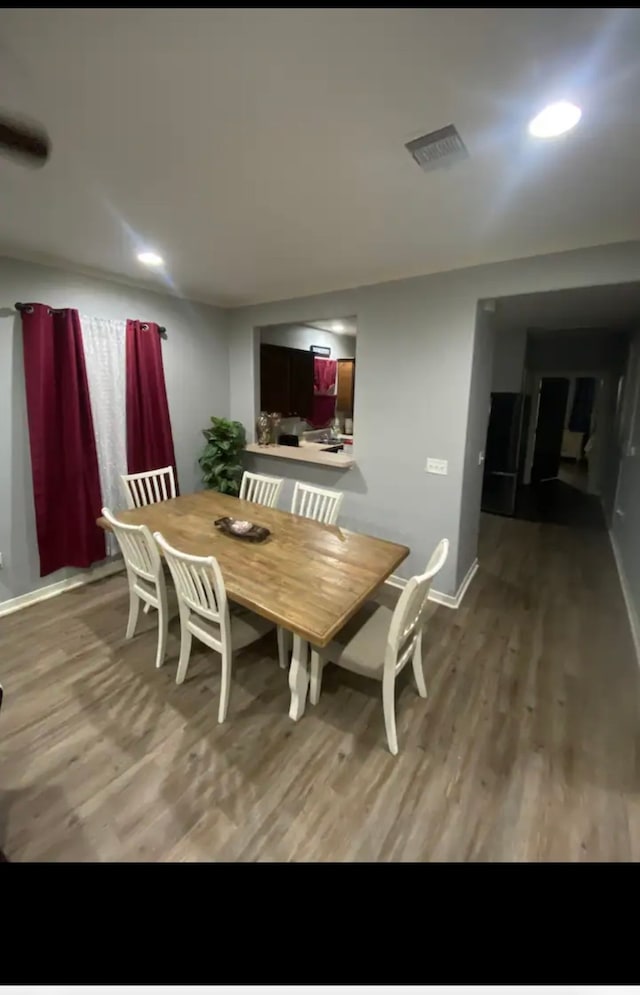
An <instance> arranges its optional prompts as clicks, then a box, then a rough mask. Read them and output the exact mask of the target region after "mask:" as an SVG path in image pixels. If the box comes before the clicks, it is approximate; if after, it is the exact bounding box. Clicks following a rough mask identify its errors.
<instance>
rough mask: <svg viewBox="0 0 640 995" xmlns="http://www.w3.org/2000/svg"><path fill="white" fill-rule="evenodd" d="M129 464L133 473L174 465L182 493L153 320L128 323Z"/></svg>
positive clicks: (160, 349)
mask: <svg viewBox="0 0 640 995" xmlns="http://www.w3.org/2000/svg"><path fill="white" fill-rule="evenodd" d="M127 463H128V466H129V473H142V472H143V471H145V470H157V469H158V468H159V467H161V466H172V467H173V470H174V473H175V474H176V493H179V492H178V475H177V472H176V457H175V453H174V449H173V435H172V433H171V419H170V417H169V404H168V401H167V388H166V385H165V381H164V367H163V365H162V342H161V339H160V334H159V332H158V326H157V325H156V324H155V323H154V322H152V321H149V322H143V321H131V320H127Z"/></svg>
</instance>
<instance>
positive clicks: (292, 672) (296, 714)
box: [289, 633, 309, 722]
mask: <svg viewBox="0 0 640 995" xmlns="http://www.w3.org/2000/svg"><path fill="white" fill-rule="evenodd" d="M308 687H309V644H308V642H307V641H306V639H303V638H302V636H297V635H296V634H295V633H294V636H293V654H292V658H291V667H290V668H289V688H290V689H291V705H290V706H289V718H290V719H293V721H294V722H297V721H298V719H301V718H302V716H303V715H304V708H305V705H306V703H307V688H308Z"/></svg>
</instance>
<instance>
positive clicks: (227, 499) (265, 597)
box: [97, 491, 409, 721]
mask: <svg viewBox="0 0 640 995" xmlns="http://www.w3.org/2000/svg"><path fill="white" fill-rule="evenodd" d="M115 514H116V517H117V518H119V519H121V520H122V521H123V522H127V523H129V524H132V525H146V526H147V527H148V528H149V529H150V530H151V532H161V533H162V535H163V536H164V538H165V539H166V540H167V542H169V543H170V544H171V545H172V546H175V547H176V548H177V549H180V550H182V551H183V552H185V553H191V554H194V555H197V556H215V558H216V559H217V561H218V563H219V564H220V568H221V570H222V575H223V577H224V582H225V586H226V589H227V594H228V596H229V598H230V599H231V600H232V601H235V602H238V603H239V604H241V605H244V606H245V607H246V608H249V609H251V611H254V612H256V613H257V614H258V615H262V616H263V617H264V618H268V619H270V620H271V621H272V622H275V623H276V624H277V625H279V626H281V627H282V628H284V629H288V630H289V631H290V632H292V633H293V653H292V658H291V666H290V668H289V688H290V690H291V706H290V708H289V716H290V717H291V718H292V719H293V720H294V721H297V720H298V719H299V718H301V716H302V715H303V714H304V710H305V704H306V698H307V688H308V686H309V644H311V645H313V646H319V647H322V646H326V645H327V644H328V643H330V642H331V640H332V639H333V637H334V636H335V635H336V633H337V632H339V630H340V629H341V628H342V627H343V625H344V624H345V623H346V622H347V621H348V620H349V619H350V618H351V616H352V615H354V614H355V612H357V610H358V609H359V608H360V607H361V605H362V604H363V603H364V602H365V601H366V600H367V599H368V598H369V597H370V596H371V595H372V594H373V593H374V592H375V591H376V590H377V588H379V586H380V585H381V584H382V583H383V581H385V580H386V579H387V577H389V576H390V575H391V574H392V573H393V572H394V570H395V569H396V567H397V566H398V565H399V564H400V563H402V561H403V560H404V559H405V558H406V557H407V556H408V555H409V549H408V547H407V546H402V545H399V544H398V543H395V542H389V541H388V540H386V539H376V538H374V537H373V536H368V535H361V534H360V533H358V532H351V531H350V530H348V529H343V528H340V527H339V526H337V525H323V524H321V523H320V522H314V521H312V520H310V519H308V518H302V517H300V516H299V515H292V514H291V513H290V512H288V511H279V510H278V509H275V508H265V507H264V506H263V505H259V504H253V503H251V502H249V501H240V500H239V499H238V498H235V497H231V496H230V495H228V494H220V493H218V492H217V491H198V492H196V493H195V494H185V495H183V496H182V497H177V498H172V499H170V500H168V501H160V502H158V503H157V504H149V505H146V506H145V507H143V508H133V509H128V510H126V511H115ZM223 517H229V518H236V519H242V520H248V521H251V522H253V523H254V524H256V525H261V526H264V527H265V528H267V529H269V532H270V535H269V536H268V538H267V539H266V540H264V541H263V542H259V543H253V542H249V541H247V540H246V539H242V538H238V537H235V536H230V535H226V534H224V533H222V532H220V531H219V530H218V529H217V528H216V526H215V525H214V522H215V521H216V519H219V518H223ZM97 521H98V525H99V526H101V528H103V529H105V530H108V529H109V524H108V522H107V521H106V520H105V519H104V518H99V519H98V520H97ZM381 652H384V647H381Z"/></svg>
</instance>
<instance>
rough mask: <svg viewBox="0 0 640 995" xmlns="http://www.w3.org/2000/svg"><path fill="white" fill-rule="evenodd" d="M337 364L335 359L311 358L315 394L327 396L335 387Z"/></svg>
mask: <svg viewBox="0 0 640 995" xmlns="http://www.w3.org/2000/svg"><path fill="white" fill-rule="evenodd" d="M337 376H338V364H337V363H336V361H335V359H323V358H322V357H321V356H314V358H313V389H314V391H315V393H316V394H329V393H331V392H332V391H333V389H334V387H335V385H336V377H337Z"/></svg>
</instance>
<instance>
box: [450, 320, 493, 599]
mask: <svg viewBox="0 0 640 995" xmlns="http://www.w3.org/2000/svg"><path fill="white" fill-rule="evenodd" d="M494 325H495V320H494V315H493V313H491V312H488V311H485V310H484V308H483V307H482V305H478V311H477V317H476V334H475V339H474V344H473V363H472V367H471V390H470V393H469V411H468V414H467V436H466V444H465V453H464V474H463V478H462V504H461V511H460V538H459V547H458V550H459V551H458V574H457V577H456V585H457V586H459V585H460V584H461V583H462V581H463V580H464V578H465V574H466V572H467V570H468V568H469V565H470V564H472V563H473V561H474V560H475V558H476V556H477V550H478V531H479V528H480V516H479V514H478V509H479V508H480V500H481V497H482V479H483V475H484V463H482V464H481V463H480V460H479V457H480V453H482V454H483V455H484V449H485V445H486V441H487V428H488V426H489V412H490V410H491V381H492V374H493V370H494V363H493V358H494V349H495V328H494Z"/></svg>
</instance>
